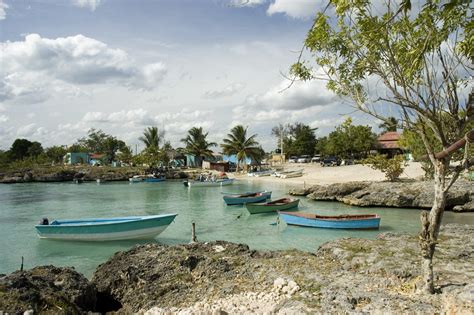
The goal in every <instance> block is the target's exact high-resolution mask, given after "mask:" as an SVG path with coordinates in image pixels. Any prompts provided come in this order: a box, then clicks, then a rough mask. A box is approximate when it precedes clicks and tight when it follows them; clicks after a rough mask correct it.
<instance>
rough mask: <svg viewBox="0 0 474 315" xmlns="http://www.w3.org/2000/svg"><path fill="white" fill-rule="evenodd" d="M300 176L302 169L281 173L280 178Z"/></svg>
mask: <svg viewBox="0 0 474 315" xmlns="http://www.w3.org/2000/svg"><path fill="white" fill-rule="evenodd" d="M300 176H303V169H300V170H296V171H293V172H289V173H285V174H281V175H280V178H293V177H300Z"/></svg>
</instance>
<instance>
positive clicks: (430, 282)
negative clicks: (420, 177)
mask: <svg viewBox="0 0 474 315" xmlns="http://www.w3.org/2000/svg"><path fill="white" fill-rule="evenodd" d="M448 165H449V161H446V160H437V161H436V163H435V165H434V168H435V174H434V185H435V187H434V188H435V192H434V200H433V207H432V208H431V210H430V212H427V211H423V212H422V213H421V226H422V227H421V233H420V236H419V237H420V247H421V256H422V273H423V286H422V287H421V291H422V292H425V293H430V294H432V293H434V274H433V255H434V252H435V248H436V244H437V241H438V234H439V229H440V226H441V220H442V218H443V213H444V207H445V205H446V196H447V192H446V191H445V186H446V185H445V181H446V179H445V176H446V170H447V168H448Z"/></svg>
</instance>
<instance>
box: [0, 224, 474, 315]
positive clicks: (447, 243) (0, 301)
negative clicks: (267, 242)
mask: <svg viewBox="0 0 474 315" xmlns="http://www.w3.org/2000/svg"><path fill="white" fill-rule="evenodd" d="M438 241H439V242H438V246H437V250H436V252H435V257H434V271H435V275H436V289H437V294H435V295H427V294H420V293H417V288H418V287H419V286H420V280H421V273H420V254H419V246H418V238H417V237H416V236H413V235H407V234H394V233H384V234H379V235H378V237H377V239H374V240H368V239H355V238H346V239H339V240H336V241H331V242H328V243H326V244H323V245H322V246H321V247H320V248H319V249H317V250H315V253H308V252H302V251H298V250H285V251H272V252H266V251H255V250H251V249H249V248H248V247H247V246H246V245H242V244H234V243H229V242H223V241H216V242H210V243H195V244H188V245H176V246H165V245H159V244H147V245H141V246H137V247H134V248H132V249H130V250H128V251H126V252H119V253H116V254H115V255H114V256H113V257H111V258H110V260H109V261H107V262H106V263H104V264H102V265H100V266H99V267H98V268H97V270H96V272H95V273H94V276H93V278H92V280H91V282H88V281H87V279H85V278H84V277H82V276H81V275H79V274H77V273H76V272H74V271H73V270H71V269H69V268H56V267H52V266H49V267H37V268H34V269H32V270H29V271H24V272H15V273H13V274H11V275H9V276H5V277H3V278H0V312H2V311H3V312H6V311H9V312H12V313H17V312H24V311H27V310H33V311H34V312H35V313H39V314H41V313H46V314H56V313H67V314H75V313H86V312H90V311H92V312H100V313H105V312H107V311H116V312H117V313H119V314H130V313H134V312H138V313H141V314H149V315H151V314H170V313H172V314H203V313H205V314H210V313H213V314H225V313H231V314H250V313H258V314H263V313H267V314H268V313H284V314H303V313H310V314H312V313H393V314H400V313H406V312H409V313H414V314H416V313H422V314H432V313H448V314H453V313H461V314H472V313H473V311H474V308H473V305H472V291H473V290H474V285H473V283H474V272H473V271H472V261H473V258H474V226H468V225H459V224H457V225H455V224H449V225H446V226H443V227H442V229H441V233H440V237H439V240H438ZM96 289H97V294H96V291H95V290H96Z"/></svg>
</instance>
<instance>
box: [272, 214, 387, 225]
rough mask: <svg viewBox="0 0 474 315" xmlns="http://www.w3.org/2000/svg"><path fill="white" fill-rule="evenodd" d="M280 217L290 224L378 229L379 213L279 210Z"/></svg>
mask: <svg viewBox="0 0 474 315" xmlns="http://www.w3.org/2000/svg"><path fill="white" fill-rule="evenodd" d="M278 214H279V215H280V218H281V219H282V220H283V221H284V222H286V224H289V225H299V226H307V227H316V228H326V229H378V228H379V226H380V217H379V216H378V215H377V214H355V215H354V214H343V215H335V216H329V215H317V214H314V213H292V212H283V211H279V213H278Z"/></svg>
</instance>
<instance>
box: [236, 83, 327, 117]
mask: <svg viewBox="0 0 474 315" xmlns="http://www.w3.org/2000/svg"><path fill="white" fill-rule="evenodd" d="M288 86H289V82H288V81H286V80H285V81H283V82H281V83H280V84H279V85H278V86H276V87H273V88H271V89H270V90H268V91H267V92H265V93H263V94H259V95H251V96H249V97H247V100H246V101H245V103H244V106H246V107H252V108H259V109H262V110H269V109H286V110H301V109H305V108H309V107H314V106H326V105H330V104H333V103H334V102H335V101H336V96H335V95H334V94H333V93H332V92H330V91H328V90H327V89H326V88H325V82H323V81H316V80H314V81H307V82H300V81H297V82H295V83H294V84H293V85H292V86H291V87H290V88H288Z"/></svg>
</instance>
